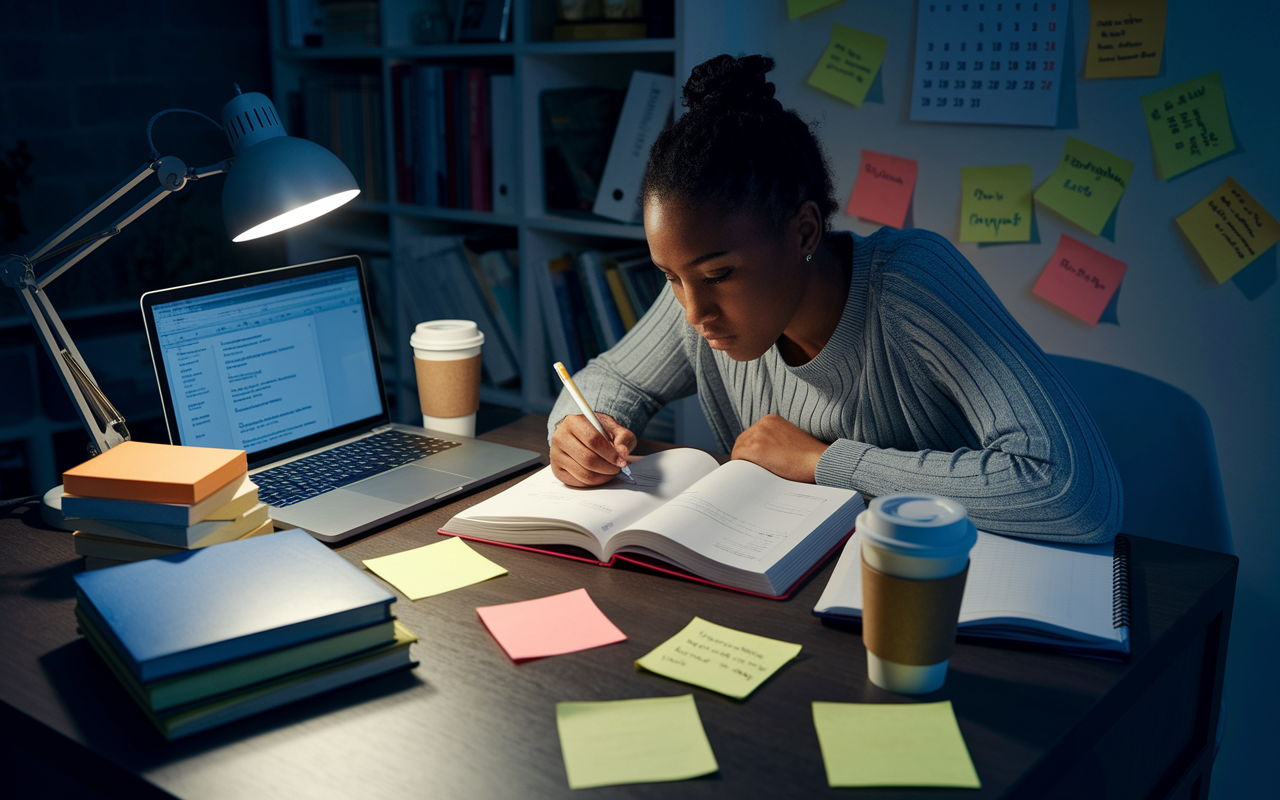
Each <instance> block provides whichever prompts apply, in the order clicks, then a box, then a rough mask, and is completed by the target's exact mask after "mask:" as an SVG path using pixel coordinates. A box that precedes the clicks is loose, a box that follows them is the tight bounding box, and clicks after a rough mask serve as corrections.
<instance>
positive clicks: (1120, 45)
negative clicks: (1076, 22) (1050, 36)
mask: <svg viewBox="0 0 1280 800" xmlns="http://www.w3.org/2000/svg"><path fill="white" fill-rule="evenodd" d="M1168 5H1169V3H1168V0H1089V46H1088V48H1086V50H1085V56H1084V76H1085V77H1086V78H1134V77H1140V76H1144V75H1159V74H1160V56H1161V54H1162V53H1163V52H1164V24H1165V19H1166V17H1167V12H1168Z"/></svg>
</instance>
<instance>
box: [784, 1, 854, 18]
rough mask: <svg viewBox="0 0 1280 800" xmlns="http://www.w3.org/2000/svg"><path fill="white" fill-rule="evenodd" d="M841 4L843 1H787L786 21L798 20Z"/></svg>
mask: <svg viewBox="0 0 1280 800" xmlns="http://www.w3.org/2000/svg"><path fill="white" fill-rule="evenodd" d="M843 2H844V0H787V19H799V18H800V17H803V16H807V15H809V14H812V13H813V12H815V11H821V10H822V9H824V8H829V7H831V6H834V5H835V4H836V3H843Z"/></svg>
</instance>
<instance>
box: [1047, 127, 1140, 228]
mask: <svg viewBox="0 0 1280 800" xmlns="http://www.w3.org/2000/svg"><path fill="white" fill-rule="evenodd" d="M1132 174H1133V162H1132V161H1129V160H1128V159H1125V158H1121V157H1120V156H1118V155H1115V154H1114V153H1108V152H1107V151H1106V150H1103V149H1102V148H1101V147H1094V146H1093V145H1091V144H1089V143H1088V142H1084V141H1081V140H1079V139H1077V138H1075V137H1074V136H1068V137H1067V146H1066V148H1065V149H1064V150H1063V153H1062V160H1061V161H1059V162H1058V169H1057V170H1055V171H1054V173H1053V174H1052V175H1050V176H1049V179H1048V180H1046V181H1045V182H1044V183H1043V184H1041V186H1040V188H1039V189H1037V190H1036V194H1035V197H1036V200H1038V201H1040V202H1041V203H1044V204H1045V205H1046V206H1048V207H1049V208H1052V209H1053V210H1054V211H1057V212H1058V213H1059V214H1061V215H1062V216H1064V217H1066V218H1067V219H1069V220H1071V221H1072V222H1074V223H1076V224H1077V225H1079V226H1080V227H1082V228H1084V229H1085V230H1087V231H1088V232H1089V233H1092V234H1093V235H1094V236H1097V235H1098V234H1099V233H1101V232H1102V229H1103V227H1105V226H1106V224H1107V220H1108V219H1109V218H1110V217H1111V212H1112V211H1115V208H1116V205H1118V204H1119V203H1120V197H1121V195H1123V194H1124V190H1125V187H1126V186H1128V185H1129V176H1130V175H1132Z"/></svg>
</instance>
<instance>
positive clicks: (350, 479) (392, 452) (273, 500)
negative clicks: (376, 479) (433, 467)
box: [251, 431, 461, 508]
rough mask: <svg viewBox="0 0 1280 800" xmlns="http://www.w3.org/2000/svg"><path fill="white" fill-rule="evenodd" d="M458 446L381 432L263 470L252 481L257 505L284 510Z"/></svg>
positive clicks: (407, 435)
mask: <svg viewBox="0 0 1280 800" xmlns="http://www.w3.org/2000/svg"><path fill="white" fill-rule="evenodd" d="M459 444H461V442H450V441H446V440H444V439H435V438H432V437H430V436H418V435H417V434H413V433H405V432H404V431H383V432H382V433H375V434H374V435H372V436H367V437H365V438H364V439H360V440H358V441H354V442H351V443H350V444H344V445H342V446H341V447H335V448H333V449H332V450H325V451H324V452H321V453H316V454H315V455H312V456H307V457H306V458H300V459H298V460H297V461H290V462H289V463H288V464H281V465H280V466H278V467H272V468H271V469H267V470H263V471H262V472H259V473H257V474H256V475H254V476H253V477H252V478H251V480H252V481H253V482H254V483H256V484H257V485H258V500H259V501H260V502H263V503H266V504H267V505H270V506H275V507H276V508H284V507H285V506H291V505H293V504H295V503H301V502H302V501H303V500H307V499H309V498H312V497H315V496H316V495H320V494H324V493H325V492H328V491H332V490H334V489H337V488H340V487H342V486H347V485H348V484H352V483H355V482H356V481H359V480H364V479H365V478H368V477H371V476H373V475H377V474H378V473H380V472H386V471H387V470H389V469H394V468H395V467H398V466H401V465H402V464H408V463H409V462H411V461H417V460H418V459H420V458H426V457H427V456H429V455H433V454H435V453H439V452H441V451H442V450H448V449H450V448H453V447H457V446H458V445H459Z"/></svg>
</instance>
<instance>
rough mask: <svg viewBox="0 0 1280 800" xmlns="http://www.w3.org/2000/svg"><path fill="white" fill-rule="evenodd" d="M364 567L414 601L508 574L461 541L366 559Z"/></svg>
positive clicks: (450, 540)
mask: <svg viewBox="0 0 1280 800" xmlns="http://www.w3.org/2000/svg"><path fill="white" fill-rule="evenodd" d="M364 565H365V566H366V567H368V568H369V569H370V570H372V571H373V572H375V573H377V574H378V577H380V578H382V579H383V580H384V581H386V582H387V583H389V584H391V585H392V586H394V587H396V588H397V589H399V590H400V593H401V594H403V595H404V596H405V597H407V598H409V599H410V600H421V599H422V598H424V597H431V596H432V595H437V594H444V593H445V592H451V591H453V590H454V589H461V588H462V587H463V586H470V585H471V584H473V583H479V582H480V581H487V580H489V579H490V578H496V577H498V576H499V575H506V574H507V571H506V570H505V569H504V568H502V567H500V566H498V565H497V564H495V563H493V562H492V561H490V560H489V559H487V558H485V557H484V556H482V555H480V554H479V553H477V552H476V551H475V550H472V549H471V548H470V547H468V546H467V543H466V542H464V541H462V540H461V539H459V538H457V537H450V538H448V539H446V540H445V541H443V542H436V543H435V544H428V545H424V546H423V547H415V548H414V549H412V550H405V551H404V552H403V553H395V554H393V555H389V556H382V557H380V558H370V559H366V560H365V562H364Z"/></svg>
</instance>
